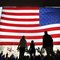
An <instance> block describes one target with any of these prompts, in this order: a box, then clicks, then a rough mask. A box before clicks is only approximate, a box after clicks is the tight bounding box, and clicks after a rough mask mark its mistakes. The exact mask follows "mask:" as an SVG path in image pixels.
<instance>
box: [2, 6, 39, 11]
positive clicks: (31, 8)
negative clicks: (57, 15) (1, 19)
mask: <svg viewBox="0 0 60 60" xmlns="http://www.w3.org/2000/svg"><path fill="white" fill-rule="evenodd" d="M3 9H7V10H39V7H3Z"/></svg>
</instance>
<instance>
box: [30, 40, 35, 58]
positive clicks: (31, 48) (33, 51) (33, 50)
mask: <svg viewBox="0 0 60 60" xmlns="http://www.w3.org/2000/svg"><path fill="white" fill-rule="evenodd" d="M33 55H34V56H35V44H34V41H33V40H32V41H31V44H30V56H31V57H32V56H33Z"/></svg>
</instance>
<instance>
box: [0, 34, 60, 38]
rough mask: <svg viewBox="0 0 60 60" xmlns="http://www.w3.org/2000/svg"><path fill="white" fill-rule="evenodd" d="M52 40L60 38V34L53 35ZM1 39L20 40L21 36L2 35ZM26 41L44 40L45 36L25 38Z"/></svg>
mask: <svg viewBox="0 0 60 60" xmlns="http://www.w3.org/2000/svg"><path fill="white" fill-rule="evenodd" d="M51 37H52V38H58V37H60V34H51ZM0 38H11V39H20V38H21V36H8V35H0ZM25 38H26V39H42V38H43V36H25Z"/></svg>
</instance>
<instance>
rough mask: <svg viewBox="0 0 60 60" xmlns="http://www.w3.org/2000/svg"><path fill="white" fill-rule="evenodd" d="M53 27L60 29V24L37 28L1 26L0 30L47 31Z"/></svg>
mask: <svg viewBox="0 0 60 60" xmlns="http://www.w3.org/2000/svg"><path fill="white" fill-rule="evenodd" d="M54 27H60V24H51V25H46V26H41V27H40V26H37V27H34V28H33V27H28V28H27V27H13V26H4V25H1V28H5V29H11V30H39V29H47V28H54Z"/></svg>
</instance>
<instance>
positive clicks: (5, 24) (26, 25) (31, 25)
mask: <svg viewBox="0 0 60 60" xmlns="http://www.w3.org/2000/svg"><path fill="white" fill-rule="evenodd" d="M0 25H4V26H15V27H38V26H40V25H39V24H10V23H4V22H1V24H0Z"/></svg>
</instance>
